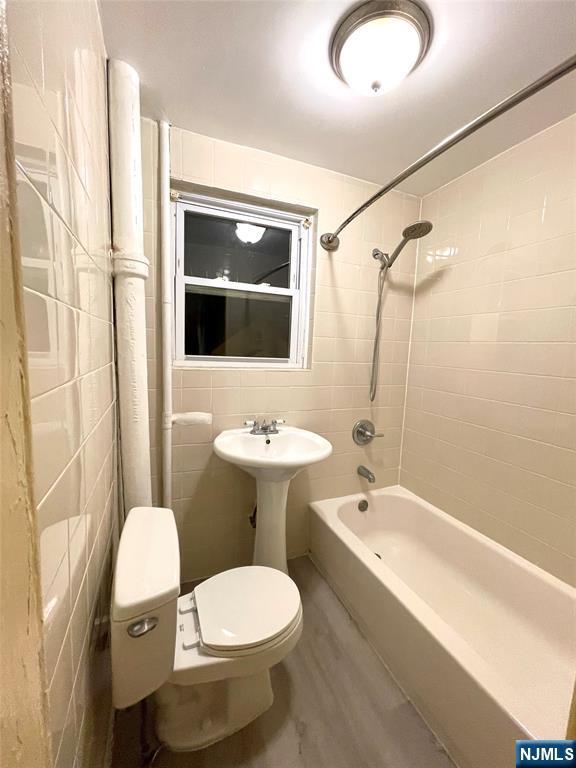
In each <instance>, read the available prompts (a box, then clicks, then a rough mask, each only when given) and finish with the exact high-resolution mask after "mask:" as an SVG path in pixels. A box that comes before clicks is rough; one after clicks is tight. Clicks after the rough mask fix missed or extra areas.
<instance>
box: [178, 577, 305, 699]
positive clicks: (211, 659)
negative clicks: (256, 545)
mask: <svg viewBox="0 0 576 768" xmlns="http://www.w3.org/2000/svg"><path fill="white" fill-rule="evenodd" d="M238 571H240V572H241V573H234V572H238ZM227 574H231V575H230V576H227ZM276 574H278V576H276ZM224 576H226V579H223V578H219V577H224ZM279 577H280V578H279ZM208 582H212V584H209V588H208V589H207V590H206V589H204V590H200V593H201V594H200V599H199V600H198V595H197V594H196V593H197V591H198V588H199V587H202V586H203V585H206V584H208ZM224 582H226V583H227V585H228V586H229V585H230V583H232V582H235V584H236V586H235V588H232V590H231V591H230V592H228V593H227V595H228V599H227V597H222V596H221V595H222V593H220V595H217V594H216V591H215V589H216V587H215V585H218V590H222V589H223V587H224ZM266 582H267V583H266ZM272 584H275V585H277V586H279V587H280V589H279V590H278V591H277V592H275V591H274V590H273V589H272V586H271V585H272ZM290 585H291V586H290ZM249 586H250V587H251V591H250V592H249V594H248V597H247V593H246V592H244V593H242V589H244V590H248V588H249ZM199 587H196V590H194V592H193V593H192V594H188V595H184V596H183V597H180V598H178V624H177V632H176V647H175V653H174V667H173V671H172V675H171V676H170V678H169V682H170V683H172V684H175V685H182V686H185V685H197V684H200V683H207V682H215V681H217V680H226V679H229V678H235V677H245V676H247V675H253V674H257V673H259V672H261V671H263V670H266V669H269V668H270V667H272V666H274V664H277V663H278V662H279V661H282V659H283V658H284V657H285V656H286V654H287V653H289V652H290V651H291V650H292V648H294V646H295V645H296V643H297V642H298V639H299V637H300V635H301V633H302V604H301V601H300V593H299V592H298V588H297V587H296V585H295V584H294V582H293V581H292V580H291V579H290V578H289V577H288V576H286V574H284V573H282V572H281V571H277V570H276V569H273V568H265V567H263V566H246V567H244V568H234V569H232V571H226V572H225V573H224V574H218V575H217V576H213V577H212V578H211V579H208V580H207V581H205V582H202V584H200V585H199ZM213 588H214V590H213ZM294 591H295V592H294ZM267 593H268V597H267ZM231 595H235V599H236V604H235V605H234V606H233V608H234V611H233V618H232V619H230V618H229V619H228V621H225V622H221V623H220V627H219V629H220V630H221V631H222V630H225V629H228V628H229V627H232V628H233V629H235V631H236V634H235V636H234V637H233V638H232V637H229V638H228V636H226V635H225V632H223V634H224V635H225V636H226V638H227V639H228V640H229V643H228V647H227V648H225V647H222V646H220V647H213V646H210V645H207V644H205V642H204V638H203V637H202V632H201V621H202V620H203V621H204V626H205V627H208V630H207V631H208V637H209V638H211V639H212V638H214V637H216V638H217V639H220V637H221V636H220V635H219V634H218V624H219V622H217V621H216V618H217V617H218V616H220V617H224V618H226V615H225V614H224V613H223V612H224V608H225V606H230V599H231V598H230V596H231ZM271 595H275V596H276V604H275V605H274V606H273V609H272V610H270V614H271V615H270V616H269V617H268V620H267V621H266V622H264V623H260V624H259V627H260V629H261V630H263V631H260V632H259V633H257V632H256V629H255V628H254V627H252V629H250V628H248V630H247V632H245V633H244V634H242V633H241V632H240V630H241V628H242V627H245V625H246V624H247V623H248V617H249V615H250V612H251V611H255V610H256V608H257V607H258V600H259V599H262V598H264V599H268V601H269V600H270V596H271ZM210 596H212V597H213V598H214V600H215V605H216V607H215V608H214V610H211V607H212V606H211V605H210V604H209V603H208V604H207V603H206V598H210ZM279 596H283V597H284V598H286V602H285V603H284V605H280V600H279V599H278V598H279ZM294 598H296V600H295V599H294ZM263 605H264V603H260V608H262V606H263ZM266 605H268V606H269V602H266ZM200 617H202V619H201V618H200ZM222 624H225V625H226V626H222ZM213 631H214V632H215V633H216V634H215V635H214V634H212V632H213ZM239 638H241V640H240V641H239ZM242 643H243V644H242Z"/></svg>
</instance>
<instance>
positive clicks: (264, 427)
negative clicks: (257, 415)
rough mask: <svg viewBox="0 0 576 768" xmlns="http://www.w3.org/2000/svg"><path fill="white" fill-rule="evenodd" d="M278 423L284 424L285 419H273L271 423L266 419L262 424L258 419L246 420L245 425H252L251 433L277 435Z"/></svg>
mask: <svg viewBox="0 0 576 768" xmlns="http://www.w3.org/2000/svg"><path fill="white" fill-rule="evenodd" d="M278 424H284V419H272V421H271V422H270V424H268V423H267V421H266V419H264V421H263V422H262V424H260V423H259V422H258V421H257V420H256V419H254V420H253V421H245V422H244V426H246V427H252V429H251V430H250V434H251V435H277V434H278Z"/></svg>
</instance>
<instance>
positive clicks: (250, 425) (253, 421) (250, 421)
mask: <svg viewBox="0 0 576 768" xmlns="http://www.w3.org/2000/svg"><path fill="white" fill-rule="evenodd" d="M256 423H257V422H256V421H255V419H251V420H248V421H245V422H244V426H245V427H253V426H255V425H256Z"/></svg>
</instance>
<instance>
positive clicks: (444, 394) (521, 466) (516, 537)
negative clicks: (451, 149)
mask: <svg viewBox="0 0 576 768" xmlns="http://www.w3.org/2000/svg"><path fill="white" fill-rule="evenodd" d="M422 215H423V217H424V218H427V219H430V220H431V221H433V222H434V230H433V232H432V234H431V235H430V237H429V238H428V239H427V240H426V241H425V242H423V245H422V247H421V248H420V250H419V253H418V264H417V279H416V293H415V304H414V319H413V341H412V345H411V354H410V367H409V378H408V392H407V401H406V420H405V434H404V444H403V453H402V470H401V473H400V478H401V483H402V484H403V485H405V486H406V487H408V488H410V489H411V490H413V491H415V492H416V493H418V494H419V495H420V496H423V497H424V498H426V499H428V500H429V501H431V502H432V503H434V504H437V505H438V506H439V507H441V508H442V509H445V510H446V511H448V512H450V513H451V514H453V515H455V516H456V517H458V518H459V519H461V520H463V521H464V522H466V523H468V524H470V525H472V526H474V527H475V528H477V529H478V530H480V531H481V532H482V533H485V534H487V535H488V536H491V537H492V538H494V539H496V540H497V541H499V542H501V543H502V544H504V545H505V546H507V547H509V548H510V549H513V550H515V551H516V552H518V553H519V554H521V555H523V556H524V557H526V558H528V559H529V560H531V561H533V562H534V563H536V564H537V565H539V566H541V567H542V568H545V569H546V570H548V571H550V572H551V573H553V574H555V575H557V576H559V577H560V578H562V579H565V580H567V581H570V582H572V583H574V582H575V581H576V561H575V560H574V557H575V555H576V378H575V377H576V343H575V342H576V116H572V117H570V118H568V119H567V120H564V121H563V122H561V123H559V124H558V125H556V126H554V127H552V128H550V129H548V130H547V131H544V132H543V133H541V134H538V135H537V136H534V137H533V138H531V139H529V140H528V141H526V142H524V143H522V144H519V145H518V146H516V147H514V148H513V149H511V150H510V151H508V152H506V153H504V154H502V155H500V156H499V157H496V158H494V159H493V160H491V161H490V162H488V163H486V164H485V165H482V166H480V167H478V168H476V169H475V170H473V171H471V172H470V173H468V174H466V175H465V176H462V177H461V178H459V179H457V180H455V181H453V182H452V183H450V184H448V185H447V186H445V187H442V188H441V189H439V190H437V191H436V192H434V193H433V194H431V195H428V196H427V197H425V198H424V200H423V210H422Z"/></svg>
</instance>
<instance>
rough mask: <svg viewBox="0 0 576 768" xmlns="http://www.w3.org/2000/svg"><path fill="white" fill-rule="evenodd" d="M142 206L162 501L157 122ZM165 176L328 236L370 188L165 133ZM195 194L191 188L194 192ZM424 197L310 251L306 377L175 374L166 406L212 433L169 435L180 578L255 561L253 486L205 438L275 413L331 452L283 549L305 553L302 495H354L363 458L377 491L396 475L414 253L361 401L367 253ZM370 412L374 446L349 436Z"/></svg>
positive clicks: (367, 335)
mask: <svg viewBox="0 0 576 768" xmlns="http://www.w3.org/2000/svg"><path fill="white" fill-rule="evenodd" d="M142 139H143V141H142V145H143V170H144V178H145V191H144V205H145V211H146V212H147V213H146V217H145V221H146V228H147V233H146V248H147V255H148V257H149V258H150V260H151V262H152V264H153V269H152V272H153V276H152V278H151V279H150V281H149V283H148V296H149V305H148V329H149V333H150V338H151V339H152V340H154V343H153V344H152V345H151V346H150V348H149V357H150V382H149V386H150V413H151V419H152V426H151V440H152V464H153V472H154V475H155V477H154V480H155V493H156V498H157V497H158V496H157V494H158V476H159V461H160V448H159V434H158V421H159V415H160V409H161V401H160V392H159V390H158V388H157V387H158V386H159V381H160V377H159V368H158V365H159V360H158V357H157V354H158V353H159V352H160V344H159V339H158V343H155V340H156V338H158V334H159V325H158V324H159V320H160V316H159V304H158V303H157V295H158V286H159V264H158V259H157V238H158V232H157V183H156V178H157V128H156V125H155V124H154V123H153V122H151V121H148V120H144V121H143V131H142ZM171 153H172V157H171V160H172V170H171V172H172V176H173V178H174V179H177V180H179V181H180V182H184V183H186V184H190V185H192V186H193V185H194V184H200V185H203V186H204V187H211V188H219V189H223V190H227V191H229V192H230V193H231V194H233V195H238V194H240V195H242V194H244V195H255V196H257V197H259V198H261V199H264V200H274V201H276V202H280V203H289V204H292V205H294V204H295V205H301V206H304V207H306V208H312V209H314V210H317V211H318V231H319V232H322V231H325V230H329V229H331V228H334V227H335V226H336V225H337V224H338V223H339V221H340V220H341V219H343V218H344V217H345V216H346V215H347V214H348V213H349V212H350V210H351V209H352V208H353V207H355V206H356V205H358V204H359V203H361V202H362V201H363V200H364V199H366V198H367V197H368V196H369V195H371V194H372V193H373V192H374V190H375V186H374V185H372V184H368V183H366V182H362V181H359V180H357V179H352V178H348V177H345V176H342V175H339V174H336V173H333V172H331V171H329V170H325V169H322V168H316V167H313V166H309V165H305V164H304V163H298V162H295V161H293V160H288V159H286V158H283V157H279V156H276V155H271V154H267V153H265V152H259V151H257V150H254V149H249V148H247V147H241V146H237V145H235V144H229V143H227V142H222V141H216V140H214V139H211V138H208V137H206V136H199V135H197V134H194V133H190V132H189V131H182V130H179V129H177V128H174V129H173V130H172V141H171ZM192 186H191V188H192ZM419 208H420V201H419V199H417V198H415V197H412V196H409V195H404V194H401V193H394V194H392V195H390V196H389V197H387V198H386V199H385V200H384V201H383V202H382V203H380V204H378V205H376V206H374V207H373V208H372V209H371V210H370V211H369V212H368V213H367V214H365V215H364V216H363V217H362V218H361V219H359V220H358V222H356V223H355V224H353V225H352V226H351V227H350V228H349V229H348V230H347V232H346V236H345V237H343V239H342V246H341V249H340V250H339V251H338V253H337V254H335V255H332V256H330V255H328V254H326V253H325V252H324V251H320V250H319V251H318V252H317V254H316V271H315V275H314V282H315V310H314V317H313V326H312V327H313V345H312V356H311V368H310V370H304V371H262V370H257V371H256V370H221V369H220V370H217V369H211V370H206V369H202V370H198V369H196V370H193V369H186V370H182V369H179V368H175V369H174V408H175V410H206V411H210V412H212V413H214V424H213V427H212V428H206V427H186V428H184V427H179V428H176V429H175V430H174V443H175V445H174V455H173V462H174V464H173V470H174V471H173V489H174V511H175V513H176V516H177V519H178V522H179V526H180V538H181V545H182V568H183V578H185V579H191V578H195V577H198V576H204V575H207V574H209V573H213V572H215V571H218V570H221V569H222V568H226V567H230V566H233V565H237V564H241V563H247V562H249V561H250V557H251V551H252V541H253V531H252V529H251V528H250V525H249V523H248V516H249V515H250V513H251V512H252V508H253V505H254V500H255V486H254V481H253V480H252V479H251V478H250V477H248V476H247V475H245V474H244V473H243V472H241V471H240V470H237V469H236V468H234V467H232V466H230V465H227V464H225V463H223V462H222V461H220V460H219V459H217V457H215V456H214V455H213V453H212V449H211V441H212V439H213V437H214V436H215V435H216V434H217V433H218V432H220V431H221V430H222V429H226V428H229V427H234V426H239V425H241V424H242V422H243V421H244V419H246V418H250V417H253V416H254V415H260V416H280V417H282V418H285V419H286V420H287V422H288V423H289V424H292V425H295V426H301V427H306V428H309V429H313V430H315V431H317V432H319V433H320V434H323V435H325V436H326V437H327V438H328V439H329V440H330V441H331V442H332V443H333V445H334V455H333V456H332V457H331V458H330V459H328V460H327V461H326V462H323V463H322V464H320V465H317V466H315V467H312V468H311V469H310V470H307V471H304V472H302V473H301V474H300V475H298V477H297V478H296V479H295V480H294V481H293V482H292V485H291V489H290V495H289V500H288V505H289V509H288V551H289V555H297V554H301V553H303V552H305V551H306V549H307V545H308V531H307V505H308V502H309V501H310V500H313V499H320V498H326V497H327V496H334V495H340V494H343V493H353V492H356V491H358V490H360V489H361V488H362V487H365V481H363V480H361V478H359V477H358V476H357V475H356V467H357V466H358V464H361V463H366V464H367V465H368V466H370V467H371V468H372V469H373V471H374V472H375V473H376V476H377V478H378V483H379V484H380V485H390V484H392V483H396V482H397V481H398V468H399V457H400V433H401V425H402V414H403V402H404V390H405V381H406V366H407V359H408V338H409V333H410V313H411V306H412V288H413V271H414V261H415V254H416V249H415V246H414V245H411V246H409V247H408V248H406V250H405V251H404V252H403V253H402V255H401V257H400V258H399V260H398V262H397V263H396V265H395V270H394V276H393V280H392V281H391V282H390V285H389V287H388V289H387V298H386V305H385V309H384V318H383V324H382V350H381V375H380V387H379V390H378V395H377V399H376V401H375V403H374V404H373V405H370V403H369V399H368V378H369V368H370V365H369V360H370V356H371V348H372V342H371V337H372V331H373V325H374V320H373V318H374V307H375V300H376V285H377V272H378V266H377V264H376V262H375V261H374V260H373V259H372V256H371V253H372V249H373V248H374V247H376V246H378V247H380V248H383V249H385V250H386V249H392V248H393V247H394V246H395V245H396V243H397V242H398V240H399V238H400V237H401V232H402V229H403V228H404V227H405V226H406V225H407V224H408V223H410V222H412V221H414V220H416V219H417V218H418V214H419ZM361 417H367V418H371V419H372V420H373V421H374V422H375V423H376V425H377V426H378V428H379V429H384V430H385V432H386V437H385V438H384V439H383V440H381V441H378V442H377V443H375V444H374V446H373V447H371V448H369V449H361V448H359V447H358V446H356V445H355V444H354V443H353V441H352V437H351V430H352V426H353V424H354V422H355V421H356V420H357V419H358V418H361Z"/></svg>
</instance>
